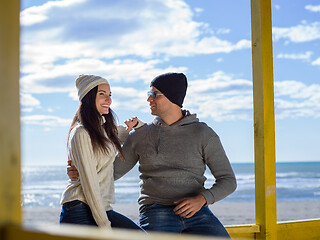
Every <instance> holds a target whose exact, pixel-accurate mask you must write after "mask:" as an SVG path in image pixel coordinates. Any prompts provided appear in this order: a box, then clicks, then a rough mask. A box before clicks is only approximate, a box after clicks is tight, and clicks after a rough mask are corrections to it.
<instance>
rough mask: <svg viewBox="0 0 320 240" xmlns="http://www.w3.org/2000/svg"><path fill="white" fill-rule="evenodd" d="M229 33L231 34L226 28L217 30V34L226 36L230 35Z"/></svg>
mask: <svg viewBox="0 0 320 240" xmlns="http://www.w3.org/2000/svg"><path fill="white" fill-rule="evenodd" d="M230 32H231V30H230V29H228V28H219V29H218V30H217V34H227V33H230Z"/></svg>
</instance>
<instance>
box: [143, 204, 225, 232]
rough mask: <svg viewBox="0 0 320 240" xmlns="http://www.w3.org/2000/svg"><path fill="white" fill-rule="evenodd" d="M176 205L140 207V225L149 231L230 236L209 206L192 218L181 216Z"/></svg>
mask: <svg viewBox="0 0 320 240" xmlns="http://www.w3.org/2000/svg"><path fill="white" fill-rule="evenodd" d="M174 208H175V206H166V205H160V204H150V205H146V206H143V207H142V208H141V209H140V226H141V227H142V228H143V229H144V230H146V231H147V232H148V231H158V232H171V233H186V234H198V235H207V236H219V237H224V238H230V236H229V234H228V232H227V231H226V229H225V228H224V227H223V225H222V224H221V222H220V221H219V220H218V218H216V217H215V216H214V215H213V213H212V212H211V211H210V209H209V208H208V207H202V208H201V209H200V210H199V212H197V213H196V214H195V215H193V216H192V217H191V218H181V217H179V216H178V215H176V214H175V213H174V211H173V209H174Z"/></svg>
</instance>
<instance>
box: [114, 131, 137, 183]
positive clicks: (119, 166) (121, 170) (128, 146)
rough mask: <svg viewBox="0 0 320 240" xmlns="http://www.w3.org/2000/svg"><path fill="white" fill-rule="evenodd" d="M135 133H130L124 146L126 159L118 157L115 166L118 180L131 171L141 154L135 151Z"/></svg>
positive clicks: (115, 177) (115, 175)
mask: <svg viewBox="0 0 320 240" xmlns="http://www.w3.org/2000/svg"><path fill="white" fill-rule="evenodd" d="M133 135H134V133H133V134H130V135H129V136H128V138H127V139H126V141H125V142H124V144H123V146H122V150H123V153H124V157H125V159H122V158H119V157H118V156H117V157H116V159H115V161H114V163H113V166H114V180H118V179H119V178H121V177H122V176H123V175H125V174H126V173H127V172H129V171H130V170H131V169H132V168H133V167H134V166H135V165H136V164H137V162H138V159H139V156H138V154H137V153H136V152H135V149H134V143H133V137H134V136H133Z"/></svg>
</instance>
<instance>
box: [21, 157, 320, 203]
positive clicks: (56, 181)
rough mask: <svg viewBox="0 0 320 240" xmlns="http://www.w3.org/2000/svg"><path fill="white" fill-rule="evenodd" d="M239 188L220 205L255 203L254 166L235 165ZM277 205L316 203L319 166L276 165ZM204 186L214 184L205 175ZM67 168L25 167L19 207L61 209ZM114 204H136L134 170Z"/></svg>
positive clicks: (121, 185) (118, 187) (119, 187)
mask: <svg viewBox="0 0 320 240" xmlns="http://www.w3.org/2000/svg"><path fill="white" fill-rule="evenodd" d="M232 167H233V170H234V172H235V174H236V178H237V183H238V187H237V189H236V191H235V192H234V193H232V194H231V195H229V196H228V197H227V198H225V199H223V200H222V201H226V202H254V198H255V196H254V187H255V186H254V164H253V163H234V164H232ZM276 167H277V174H276V175H277V201H319V200H320V162H290V163H277V165H276ZM206 177H207V181H206V184H205V186H206V187H209V186H211V185H212V184H213V183H214V178H213V176H212V175H211V174H210V172H208V171H207V172H206ZM67 181H68V177H67V174H66V166H24V167H23V168H22V206H23V207H60V203H59V201H60V197H61V193H62V192H63V190H64V189H65V187H66V185H67ZM115 189H116V203H117V204H135V203H137V199H138V197H139V173H138V168H137V166H136V167H135V168H134V169H132V170H131V171H130V172H129V173H127V174H126V175H125V176H124V177H123V178H121V179H120V180H118V181H116V183H115Z"/></svg>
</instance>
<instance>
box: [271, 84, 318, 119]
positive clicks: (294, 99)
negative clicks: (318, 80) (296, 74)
mask: <svg viewBox="0 0 320 240" xmlns="http://www.w3.org/2000/svg"><path fill="white" fill-rule="evenodd" d="M275 106H276V116H277V118H280V119H281V118H297V117H313V118H319V117H320V85H319V84H312V85H309V86H307V85H305V84H304V83H301V82H298V81H281V82H275Z"/></svg>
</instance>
